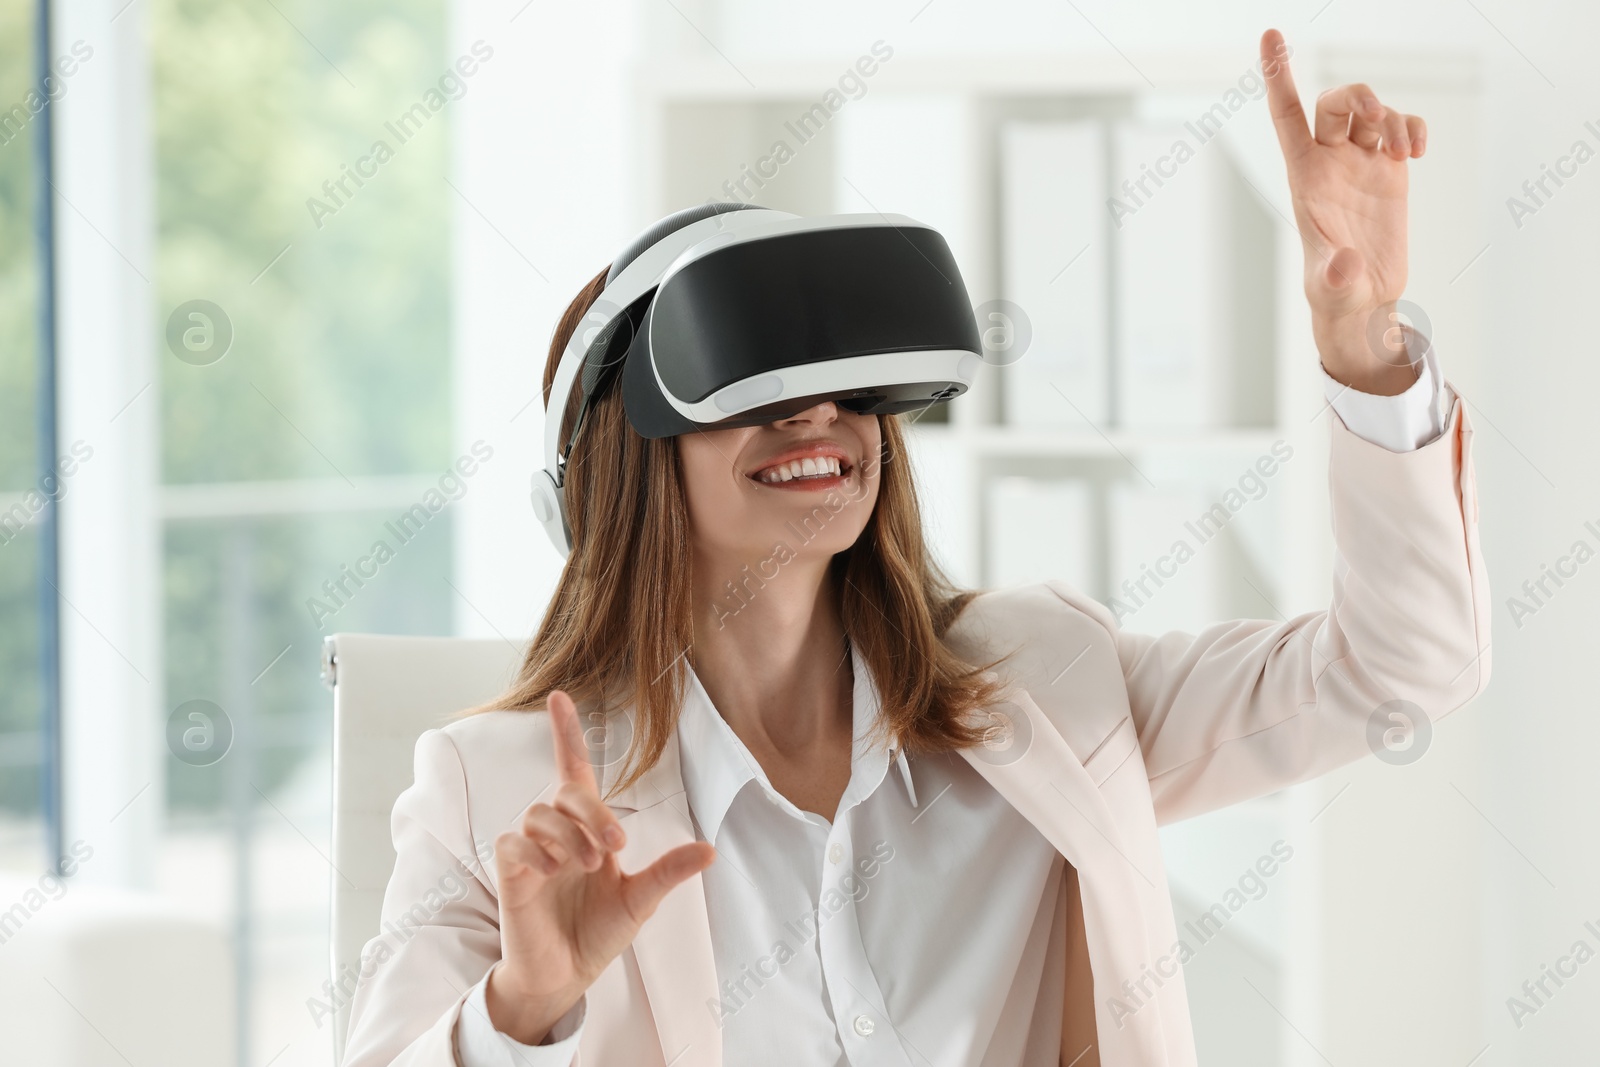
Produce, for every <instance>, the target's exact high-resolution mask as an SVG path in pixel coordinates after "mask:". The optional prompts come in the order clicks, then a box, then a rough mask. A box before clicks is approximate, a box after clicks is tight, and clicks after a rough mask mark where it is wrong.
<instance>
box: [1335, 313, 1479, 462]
mask: <svg viewBox="0 0 1600 1067" xmlns="http://www.w3.org/2000/svg"><path fill="white" fill-rule="evenodd" d="M1403 329H1404V330H1405V337H1406V354H1407V355H1408V356H1410V355H1412V354H1413V353H1415V352H1416V350H1417V349H1418V348H1419V347H1420V348H1421V349H1422V358H1421V359H1420V360H1414V362H1413V364H1412V365H1413V366H1415V367H1417V368H1418V371H1417V380H1416V381H1415V382H1413V383H1412V384H1411V386H1410V387H1409V388H1407V389H1406V391H1405V392H1403V393H1399V394H1397V395H1395V396H1378V395H1377V394H1376V393H1363V392H1362V391H1361V390H1359V389H1355V388H1352V387H1351V386H1348V385H1345V384H1344V383H1343V382H1340V381H1337V380H1336V379H1335V378H1334V377H1333V376H1332V375H1330V374H1329V373H1328V371H1327V368H1325V367H1323V366H1322V364H1321V363H1320V362H1319V363H1318V364H1317V369H1318V370H1319V371H1320V372H1321V374H1322V391H1323V395H1325V396H1326V397H1327V398H1328V403H1329V404H1330V405H1331V406H1332V407H1333V410H1334V411H1335V412H1337V413H1338V415H1339V418H1340V419H1342V420H1343V421H1344V424H1345V426H1346V427H1347V428H1348V429H1349V430H1350V432H1351V433H1353V434H1355V435H1356V436H1357V437H1360V438H1362V439H1363V440H1366V441H1370V442H1372V443H1373V444H1375V445H1381V446H1382V447H1384V448H1387V449H1388V450H1389V451H1391V452H1411V451H1413V450H1415V449H1418V448H1421V447H1422V446H1423V445H1425V444H1427V443H1428V442H1430V441H1432V440H1434V439H1435V438H1437V437H1438V436H1439V435H1440V434H1442V433H1444V427H1445V421H1446V415H1447V413H1448V412H1449V410H1450V408H1451V406H1452V405H1453V404H1454V403H1455V390H1453V389H1451V388H1450V384H1449V383H1448V382H1446V381H1445V380H1444V375H1443V373H1441V372H1440V370H1439V357H1438V356H1437V355H1436V354H1435V353H1434V349H1433V343H1432V342H1431V341H1430V340H1429V339H1428V338H1426V337H1423V336H1422V335H1421V334H1419V333H1417V332H1416V331H1415V330H1413V329H1412V328H1411V327H1410V326H1405V327H1403Z"/></svg>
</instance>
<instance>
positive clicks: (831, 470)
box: [760, 456, 843, 482]
mask: <svg viewBox="0 0 1600 1067" xmlns="http://www.w3.org/2000/svg"><path fill="white" fill-rule="evenodd" d="M842 469H843V468H842V467H841V465H840V463H839V459H838V457H836V456H815V457H813V456H807V457H806V458H805V459H794V460H790V461H789V462H788V463H781V464H779V465H778V466H776V467H769V468H767V469H766V470H764V471H762V472H761V475H760V477H761V480H762V481H763V482H788V481H793V480H794V479H796V478H807V477H816V476H819V475H821V476H827V475H834V474H839V473H840V472H841V470H842Z"/></svg>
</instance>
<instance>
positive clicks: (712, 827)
mask: <svg viewBox="0 0 1600 1067" xmlns="http://www.w3.org/2000/svg"><path fill="white" fill-rule="evenodd" d="M850 663H851V669H852V670H853V671H854V676H855V683H854V687H853V689H852V691H851V701H850V703H851V731H852V734H853V735H854V739H855V743H854V746H853V748H852V752H851V757H850V783H849V785H847V786H846V787H845V791H844V796H843V797H841V798H840V801H839V812H840V813H843V812H844V811H846V810H847V809H848V808H849V807H851V806H852V805H854V804H856V803H858V802H859V801H861V800H864V799H865V798H867V797H869V796H871V795H872V793H873V791H874V790H876V789H877V788H878V786H879V785H880V784H881V783H882V782H883V778H884V775H885V773H886V772H887V770H888V766H889V763H890V762H891V761H892V762H894V763H895V764H896V765H897V766H898V767H899V769H900V779H901V781H902V782H903V783H904V784H905V789H906V795H907V797H908V799H909V800H910V801H911V806H912V807H916V806H917V794H916V790H915V788H914V787H913V786H912V783H911V769H910V767H909V765H908V764H907V762H906V757H905V753H904V752H903V751H902V750H901V749H900V748H899V747H898V746H896V747H895V748H893V750H892V751H886V750H885V749H884V748H883V747H882V746H881V744H880V745H872V744H870V743H869V741H868V735H869V734H870V732H871V729H872V726H873V724H874V723H876V721H877V718H878V714H879V711H880V709H881V705H880V703H879V697H878V687H877V685H876V684H875V683H874V681H873V679H872V675H871V673H870V672H869V671H868V669H867V665H866V663H865V662H864V661H863V660H862V659H861V656H860V654H859V653H858V652H857V651H856V648H855V645H854V644H852V645H851V646H850ZM677 730H678V752H679V761H680V764H681V766H682V769H683V786H684V791H685V792H686V793H687V794H688V800H689V808H690V810H691V811H692V812H693V813H694V818H695V820H696V821H697V822H698V823H699V824H700V830H701V832H702V833H703V834H704V835H705V839H706V840H707V841H710V842H712V843H713V844H715V842H716V839H717V831H718V830H720V829H721V827H722V820H723V818H724V817H725V816H726V815H727V813H728V809H729V808H730V807H732V806H733V801H734V798H735V797H736V796H738V794H739V792H740V791H741V790H742V789H744V788H745V786H746V785H748V784H749V783H750V782H752V781H754V782H756V783H758V786H759V788H760V789H762V790H763V791H765V792H766V793H767V794H768V795H769V796H770V797H771V798H772V799H773V801H774V802H775V803H776V804H778V806H779V807H782V808H783V809H785V810H786V811H788V812H789V813H790V814H791V815H793V816H794V817H795V818H804V814H803V813H802V812H801V811H800V809H798V808H796V807H795V806H794V805H793V804H792V803H791V802H790V801H789V799H788V798H787V797H784V796H783V795H782V794H781V793H779V792H778V791H777V790H776V789H774V788H773V787H772V781H771V779H769V778H768V777H767V772H766V771H765V770H763V769H762V767H761V764H760V763H759V762H757V760H756V758H755V757H754V756H753V755H751V753H750V750H749V748H747V747H746V746H745V743H744V742H743V741H741V740H739V735H738V734H736V733H734V732H733V727H731V726H729V725H728V723H727V720H726V719H724V718H723V717H722V715H721V713H719V712H718V711H717V709H716V706H715V705H713V704H712V702H711V697H710V694H708V693H707V692H706V690H705V686H703V685H702V684H701V682H700V678H699V676H698V675H697V674H695V672H694V668H693V667H692V666H691V667H690V668H689V683H688V690H687V692H686V693H685V695H684V702H683V708H682V709H681V711H680V713H679V715H678V727H677Z"/></svg>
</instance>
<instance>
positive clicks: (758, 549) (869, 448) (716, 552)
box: [677, 400, 883, 573]
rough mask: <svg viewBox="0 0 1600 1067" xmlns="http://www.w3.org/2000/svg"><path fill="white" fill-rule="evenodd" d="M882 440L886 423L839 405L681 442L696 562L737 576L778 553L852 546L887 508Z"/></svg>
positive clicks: (824, 552) (821, 553)
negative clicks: (881, 495) (875, 511)
mask: <svg viewBox="0 0 1600 1067" xmlns="http://www.w3.org/2000/svg"><path fill="white" fill-rule="evenodd" d="M882 440H883V437H882V429H881V428H880V426H879V424H878V416H876V415H858V414H856V413H854V412H851V411H846V410H844V409H842V408H840V407H839V406H838V405H837V404H835V403H834V402H833V401H831V400H828V401H824V402H822V403H820V404H818V405H816V406H815V407H812V408H808V409H806V410H805V411H802V412H800V413H799V414H798V415H794V416H792V417H790V418H787V419H779V420H778V421H776V422H770V423H767V424H765V425H762V426H742V427H738V428H735V429H724V430H701V431H697V432H694V433H686V434H682V435H680V436H679V437H678V438H677V441H678V458H679V462H680V466H681V467H682V469H683V479H684V494H685V496H686V498H687V504H688V508H689V527H690V530H691V535H692V536H693V538H694V549H695V554H696V555H697V556H702V557H704V556H707V555H709V556H710V557H711V558H712V559H713V560H718V561H725V563H726V569H727V570H728V571H729V572H730V573H731V572H735V571H737V570H738V569H739V568H740V566H742V565H745V564H748V565H749V566H750V567H751V568H752V569H754V568H756V567H757V566H758V565H759V564H761V563H762V562H764V561H769V560H773V558H774V556H775V554H777V555H778V556H779V558H778V559H777V560H776V562H779V563H781V562H787V558H793V557H801V556H807V557H809V556H817V557H820V558H823V559H826V558H829V557H831V556H833V555H835V554H836V553H839V552H842V551H844V550H845V549H847V548H849V547H850V546H851V545H853V544H854V543H855V541H856V538H857V537H859V536H860V535H861V531H862V530H863V529H864V528H865V527H866V525H867V520H868V518H870V517H871V515H872V508H873V506H874V505H875V504H876V503H877V500H878V475H879V470H878V468H879V465H880V464H879V455H880V451H879V449H880V445H881V443H882ZM780 546H786V547H787V551H786V552H780V551H779V549H780ZM784 557H787V558H784ZM772 565H773V564H772V563H769V564H768V569H770V567H771V566H772ZM717 566H718V569H719V570H721V569H723V568H722V565H721V563H720V562H719V564H718V565H717Z"/></svg>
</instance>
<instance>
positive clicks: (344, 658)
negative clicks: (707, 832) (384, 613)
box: [322, 634, 523, 1064]
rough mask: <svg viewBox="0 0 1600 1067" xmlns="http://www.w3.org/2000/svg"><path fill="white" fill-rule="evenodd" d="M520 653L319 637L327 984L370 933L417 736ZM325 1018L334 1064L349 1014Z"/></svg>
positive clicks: (501, 680) (479, 698)
mask: <svg viewBox="0 0 1600 1067" xmlns="http://www.w3.org/2000/svg"><path fill="white" fill-rule="evenodd" d="M522 654H523V649H522V648H514V647H512V645H511V644H510V643H509V642H507V641H503V640H500V639H498V638H495V639H490V640H470V639H462V638H442V637H388V636H380V635H376V634H334V635H333V636H332V637H329V638H327V639H326V640H325V641H324V642H323V653H322V678H323V681H324V682H325V683H326V684H327V685H328V686H329V687H330V688H332V689H333V865H334V867H335V868H336V870H335V871H334V873H333V875H332V878H333V930H332V939H331V940H332V946H333V959H332V966H333V980H334V982H335V983H336V984H337V982H338V981H339V976H340V974H341V973H346V971H345V969H346V968H348V969H349V971H359V969H360V958H361V948H362V946H363V945H365V944H366V943H367V941H368V940H369V939H370V938H372V937H373V936H375V935H376V934H377V933H378V923H379V920H380V913H381V910H382V907H383V890H384V887H385V886H386V885H388V882H389V875H390V874H391V873H393V871H394V859H395V853H394V844H393V842H392V841H391V840H390V837H389V813H390V811H391V810H392V809H393V808H394V802H395V799H396V798H398V797H399V796H400V794H401V792H403V791H404V790H405V789H406V787H407V786H409V785H410V784H411V755H412V749H413V748H414V747H415V745H416V741H417V738H418V737H419V736H421V734H422V732H423V731H424V730H427V729H429V728H430V727H435V726H442V725H443V724H444V723H446V722H448V721H449V719H450V717H451V715H452V714H453V713H455V712H457V711H459V710H461V709H462V708H466V707H470V706H472V705H474V704H480V703H483V702H484V701H486V700H490V699H492V698H494V697H495V696H497V695H498V694H500V693H501V692H502V691H504V689H505V688H506V687H507V686H508V685H509V684H510V683H511V681H512V679H513V678H514V677H515V676H516V671H517V667H518V666H519V665H520V664H521V662H522ZM346 879H348V884H347V883H346ZM352 887H353V888H352ZM336 999H346V1001H347V998H336ZM333 1022H334V1026H333V1060H334V1063H335V1064H338V1063H340V1062H341V1061H342V1060H343V1059H344V1041H345V1028H346V1027H347V1025H348V1024H349V1022H350V1006H349V1004H348V1002H346V1003H344V1004H342V1005H340V1006H339V1007H338V1008H337V1010H336V1011H335V1013H334V1020H333Z"/></svg>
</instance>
